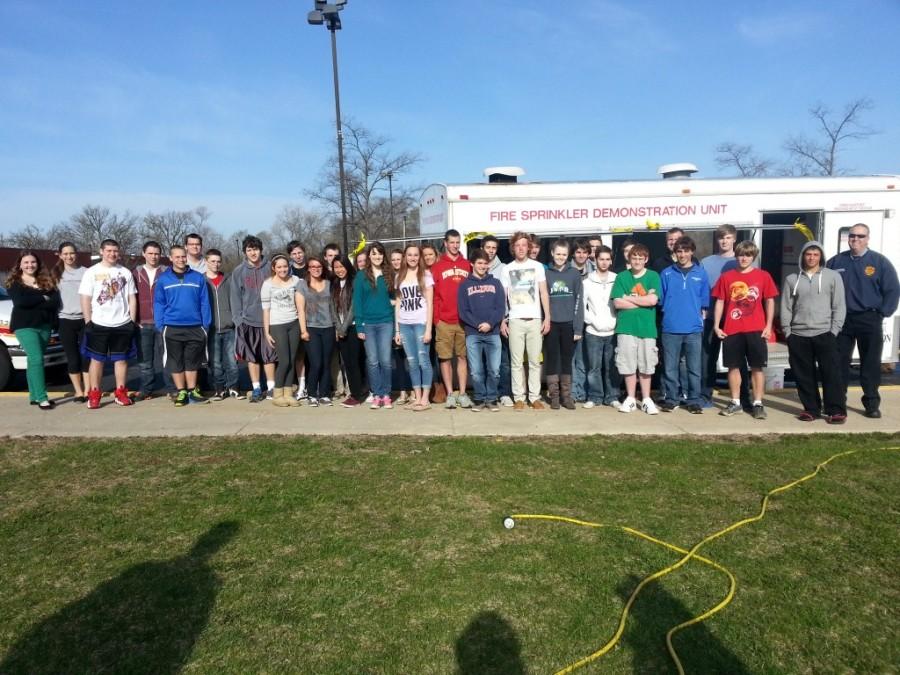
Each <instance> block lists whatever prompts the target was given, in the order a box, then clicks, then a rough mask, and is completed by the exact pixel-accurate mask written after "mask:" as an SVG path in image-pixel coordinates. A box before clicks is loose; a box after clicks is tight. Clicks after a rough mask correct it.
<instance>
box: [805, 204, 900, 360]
mask: <svg viewBox="0 0 900 675" xmlns="http://www.w3.org/2000/svg"><path fill="white" fill-rule="evenodd" d="M857 223H865V224H866V225H868V226H869V245H870V246H871V247H872V250H874V251H879V252H881V253H885V251H884V250H883V248H882V242H883V241H884V211H880V210H879V211H828V212H826V213H825V234H824V237H823V239H824V241H822V244H823V245H824V246H825V258H826V259H828V258H831V257H832V256H834V255H837V254H838V253H840V252H841V251H846V250H847V249H848V248H850V247H849V245H848V244H847V234H848V233H849V232H850V228H851V227H853V226H854V225H856V224H857ZM898 323H900V322H898V321H897V320H896V318H895V317H893V316H888V317H885V318H884V325H883V326H882V331H883V332H884V343H883V349H882V352H881V362H882V363H894V362H895V361H896V360H897V345H898V341H900V336H898V335H897V324H898ZM858 358H859V352H857V351H855V350H854V352H853V360H854V362H855V361H857V360H858Z"/></svg>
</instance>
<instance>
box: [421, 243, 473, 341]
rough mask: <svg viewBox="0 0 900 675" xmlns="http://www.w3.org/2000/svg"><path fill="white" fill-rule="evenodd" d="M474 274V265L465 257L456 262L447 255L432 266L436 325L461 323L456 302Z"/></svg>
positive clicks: (458, 258) (460, 257)
mask: <svg viewBox="0 0 900 675" xmlns="http://www.w3.org/2000/svg"><path fill="white" fill-rule="evenodd" d="M471 272H472V265H471V264H470V263H469V261H468V260H466V259H465V258H464V257H463V256H461V255H459V256H457V257H456V260H454V259H453V258H451V257H450V256H449V255H448V254H447V253H445V254H444V255H442V256H441V258H440V260H438V261H437V262H436V263H434V265H432V266H431V276H432V277H434V323H435V325H437V323H438V322H439V321H443V322H444V323H459V312H458V311H457V306H456V301H457V297H458V292H459V287H460V286H461V285H462V282H463V281H465V280H466V277H468V276H469V274H470V273H471Z"/></svg>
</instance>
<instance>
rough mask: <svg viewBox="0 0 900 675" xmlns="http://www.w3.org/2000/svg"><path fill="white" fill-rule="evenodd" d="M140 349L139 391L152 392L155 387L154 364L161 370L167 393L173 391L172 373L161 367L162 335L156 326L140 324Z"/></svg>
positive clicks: (143, 392)
mask: <svg viewBox="0 0 900 675" xmlns="http://www.w3.org/2000/svg"><path fill="white" fill-rule="evenodd" d="M138 344H139V346H140V351H139V352H138V360H139V361H140V364H141V393H142V394H152V393H153V391H154V390H155V389H156V366H157V365H158V366H159V369H160V370H162V378H163V385H164V386H165V390H166V392H167V393H171V392H174V391H175V383H174V382H172V375H171V373H169V371H168V370H166V369H165V368H163V358H162V354H163V336H162V333H160V332H159V331H158V330H156V326H153V325H149V326H148V325H142V326H141V337H140V340H139V341H138Z"/></svg>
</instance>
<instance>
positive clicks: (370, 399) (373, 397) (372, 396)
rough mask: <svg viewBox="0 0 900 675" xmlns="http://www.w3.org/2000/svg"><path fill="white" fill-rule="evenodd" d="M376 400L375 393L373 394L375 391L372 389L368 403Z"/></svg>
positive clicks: (367, 399)
mask: <svg viewBox="0 0 900 675" xmlns="http://www.w3.org/2000/svg"><path fill="white" fill-rule="evenodd" d="M374 400H375V394H373V393H372V392H371V391H370V392H369V395H368V396H366V403H371V402H372V401H374Z"/></svg>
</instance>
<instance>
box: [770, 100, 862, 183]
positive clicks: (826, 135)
mask: <svg viewBox="0 0 900 675" xmlns="http://www.w3.org/2000/svg"><path fill="white" fill-rule="evenodd" d="M873 107H874V104H873V103H872V101H871V100H870V99H868V98H859V99H856V100H855V101H851V102H850V103H848V104H847V105H846V106H844V110H843V112H842V113H840V114H832V112H831V110H830V109H829V108H828V107H827V106H825V105H823V104H822V103H818V104H816V105H815V106H814V107H812V108H810V110H809V114H810V116H811V117H812V118H813V120H814V121H815V123H816V127H817V131H818V133H819V136H820V137H819V138H809V137H807V136H803V135H794V136H789V137H788V139H787V140H786V141H785V142H784V149H785V150H786V151H787V152H788V154H789V155H790V157H791V160H792V163H793V165H794V166H795V167H796V168H797V172H798V173H800V174H801V175H803V176H809V175H820V176H835V175H839V174H842V173H845V172H846V169H839V168H838V154H839V152H840V150H841V149H842V148H843V146H844V145H846V144H847V143H848V142H850V141H860V140H863V139H865V138H868V137H869V136H872V135H874V134H875V133H877V132H876V131H874V130H873V129H870V128H869V127H867V126H865V125H864V124H863V123H862V116H863V114H864V113H865V112H866V111H867V110H871V109H872V108H873Z"/></svg>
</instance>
